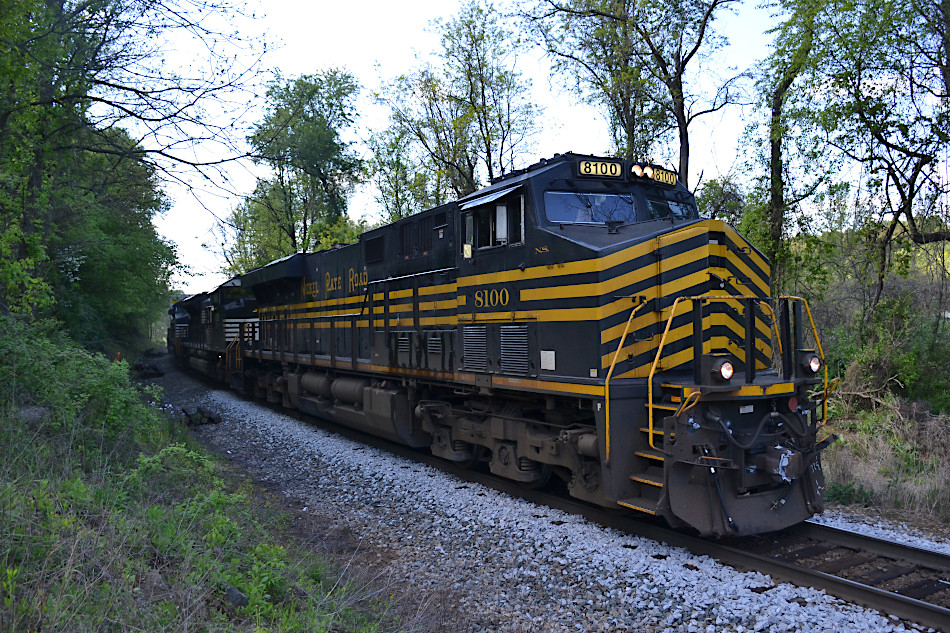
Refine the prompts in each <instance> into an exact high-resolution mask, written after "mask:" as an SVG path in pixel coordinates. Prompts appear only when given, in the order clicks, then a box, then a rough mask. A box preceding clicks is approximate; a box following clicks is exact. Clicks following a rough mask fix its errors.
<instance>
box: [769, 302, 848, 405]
mask: <svg viewBox="0 0 950 633" xmlns="http://www.w3.org/2000/svg"><path fill="white" fill-rule="evenodd" d="M779 299H786V300H788V301H801V302H802V303H803V304H804V305H805V312H807V313H808V322H809V323H810V324H811V333H812V334H813V335H814V337H815V346H816V347H817V348H818V358H820V359H821V366H822V369H824V370H825V379H824V383H823V385H822V387H823V394H822V395H823V397H822V400H821V420H822V422H824V421H825V420H827V419H828V396H829V395H830V392H829V391H828V364H827V363H826V362H825V352H824V351H823V350H822V349H821V340H820V339H819V338H818V328H817V327H815V319H813V318H812V316H811V307H810V306H809V305H808V301H807V300H806V299H805V298H804V297H795V296H792V295H786V296H782V297H779ZM796 327H797V324H796ZM835 386H837V383H836V385H835Z"/></svg>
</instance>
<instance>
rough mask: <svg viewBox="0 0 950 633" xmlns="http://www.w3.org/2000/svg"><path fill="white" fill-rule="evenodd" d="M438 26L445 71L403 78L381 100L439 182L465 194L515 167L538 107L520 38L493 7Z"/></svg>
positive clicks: (467, 11)
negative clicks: (522, 67)
mask: <svg viewBox="0 0 950 633" xmlns="http://www.w3.org/2000/svg"><path fill="white" fill-rule="evenodd" d="M439 26H440V28H441V29H442V50H441V52H440V53H439V55H438V62H439V66H432V65H426V66H423V67H421V68H419V69H417V70H415V71H413V72H411V73H409V74H406V75H403V76H401V77H399V78H397V79H396V80H395V81H394V82H393V84H392V85H390V86H389V87H388V88H387V90H386V93H385V94H384V95H381V96H380V100H381V101H383V102H384V103H386V104H388V105H389V106H390V108H391V109H392V112H393V114H392V120H393V123H394V124H395V125H396V126H397V127H398V128H399V129H400V130H401V132H402V133H403V134H404V135H405V136H406V137H407V138H412V139H413V140H414V141H415V142H416V143H417V144H418V146H419V148H421V151H422V152H423V153H424V155H425V156H426V157H427V162H429V163H430V164H431V165H432V166H433V168H434V169H435V170H437V172H436V178H435V181H434V182H436V183H439V184H440V185H442V184H444V186H445V187H446V188H447V189H448V190H450V191H451V192H452V193H454V194H455V195H456V196H458V197H461V196H464V195H466V194H469V193H471V192H473V191H475V190H476V189H478V187H479V185H480V183H481V182H482V181H483V179H486V178H487V179H488V180H491V179H493V178H496V177H498V176H501V175H502V174H504V173H505V172H507V171H510V170H512V169H513V168H514V165H515V160H516V158H517V156H518V155H519V152H521V151H523V149H524V148H525V146H526V144H527V142H528V140H529V139H530V137H531V135H532V134H533V133H534V114H535V109H534V106H533V105H532V104H531V102H530V101H529V100H528V99H527V84H526V83H525V82H524V81H523V80H522V79H521V76H520V75H519V74H518V72H517V71H516V70H515V68H516V63H517V56H516V42H517V39H516V37H515V35H514V33H513V31H512V30H510V29H509V28H507V27H505V26H504V25H503V24H502V22H501V20H500V18H499V15H498V13H497V12H496V11H495V9H494V8H493V7H492V6H491V5H490V4H489V5H485V6H482V5H481V3H480V2H479V0H472V1H471V2H469V3H468V4H466V5H465V6H463V8H462V10H461V12H460V13H459V15H458V16H456V17H455V18H453V19H452V20H450V21H449V22H448V23H447V24H445V25H444V26H442V25H439ZM435 197H436V198H437V199H441V198H442V193H439V194H437V195H436V196H435Z"/></svg>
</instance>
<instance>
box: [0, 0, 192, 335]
mask: <svg viewBox="0 0 950 633" xmlns="http://www.w3.org/2000/svg"><path fill="white" fill-rule="evenodd" d="M129 4H141V3H137V2H135V3H113V2H93V3H87V4H84V5H82V8H80V7H78V6H74V3H56V2H53V3H49V2H47V3H44V2H34V1H31V0H14V1H13V2H5V3H4V5H3V19H2V20H0V22H2V24H0V69H2V76H3V77H4V82H5V83H4V90H3V94H2V95H0V309H3V310H4V311H9V312H15V313H19V314H30V315H34V316H39V317H48V316H53V317H55V318H58V319H60V320H62V321H63V323H64V325H65V327H66V329H67V330H68V331H69V332H70V333H71V334H72V335H73V336H74V337H75V338H76V339H77V340H78V341H79V342H81V343H82V344H84V345H87V346H89V347H90V348H94V349H100V350H106V349H113V350H114V349H115V348H116V347H117V346H121V347H124V348H128V347H129V346H132V345H134V344H136V343H139V342H140V341H141V340H142V339H143V338H144V337H145V334H146V333H147V331H148V327H149V325H150V324H151V323H152V322H153V321H154V320H155V317H156V315H157V314H160V313H161V312H162V311H163V309H164V308H165V305H166V295H167V282H168V278H169V275H170V270H171V269H172V267H173V266H174V265H175V254H174V249H173V248H172V247H171V246H170V245H169V244H168V243H167V242H165V241H163V240H162V239H161V238H159V237H158V235H157V234H156V232H155V229H154V227H153V226H152V218H153V217H154V216H155V215H156V214H157V213H160V212H161V211H162V210H163V208H164V205H165V202H164V200H163V197H162V194H161V192H160V190H159V188H158V184H157V181H156V178H155V173H154V166H153V165H150V164H148V163H146V162H145V160H144V150H143V148H142V147H141V146H139V145H137V144H136V142H135V141H133V140H132V139H131V138H130V136H129V135H128V134H126V133H125V132H124V131H123V130H122V129H121V128H119V127H118V126H116V125H114V123H115V121H114V120H110V119H109V117H108V115H106V114H105V112H107V111H108V110H109V104H110V103H114V102H112V101H110V98H111V97H114V96H115V95H116V94H118V93H120V92H122V90H123V88H122V86H120V85H118V84H110V88H109V92H110V95H109V96H103V95H99V97H100V98H99V99H97V103H98V108H99V109H98V110H97V111H96V113H95V114H91V113H90V104H91V102H92V101H91V98H90V96H91V94H92V92H93V91H94V86H95V84H96V83H97V82H99V81H104V80H105V78H106V76H107V75H110V74H114V73H116V72H118V71H119V69H118V68H116V67H115V65H114V64H116V63H120V62H118V61H117V58H115V57H111V55H113V54H114V53H115V52H116V51H117V50H118V48H121V47H120V46H119V42H120V40H121V39H122V38H123V37H125V36H126V35H127V33H128V31H129V30H131V29H133V26H134V24H133V23H134V20H133V23H130V22H128V21H124V20H123V19H120V16H123V15H124V14H125V12H126V11H129V10H130V7H129V6H128V5H129ZM139 9H144V10H145V11H149V10H153V9H155V6H154V5H152V6H149V7H142V6H139ZM133 11H134V10H133ZM129 17H130V16H129V15H127V14H125V15H124V18H126V19H127V18H129ZM128 55H129V56H128V57H126V56H125V54H123V55H122V56H120V57H121V58H122V59H123V60H124V61H125V62H127V63H130V64H131V63H134V62H133V61H132V60H133V59H137V60H141V59H142V58H141V57H137V56H136V55H135V54H134V53H131V52H128ZM149 90H151V87H149V88H143V89H142V90H140V91H138V92H136V91H135V90H131V92H134V93H135V94H136V99H144V98H146V95H148V94H150V93H149ZM163 99H165V100H166V101H165V102H166V103H167V102H168V101H169V100H171V96H170V94H168V93H166V94H165V95H164V96H163ZM122 109H123V110H124V112H125V113H126V115H128V114H130V113H131V112H133V111H134V110H135V109H136V105H133V103H132V102H129V101H123V104H122ZM152 114H153V115H154V114H155V113H154V111H153V112H152Z"/></svg>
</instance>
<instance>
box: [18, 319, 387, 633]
mask: <svg viewBox="0 0 950 633" xmlns="http://www.w3.org/2000/svg"><path fill="white" fill-rule="evenodd" d="M0 393H2V395H3V403H4V406H3V408H2V410H0V599H2V601H0V631H31V630H51V631H64V630H69V631H100V630H145V631H171V630H181V629H184V628H194V629H195V630H222V629H227V630H248V631H249V630H252V629H254V630H257V629H271V630H280V631H312V630H334V628H335V627H337V628H338V629H339V630H348V631H369V630H372V631H376V630H379V629H380V627H381V625H382V623H385V622H389V619H388V618H389V616H388V615H387V607H388V605H387V604H385V603H379V602H375V603H374V602H373V601H372V600H369V599H365V598H364V595H363V594H362V593H360V591H359V590H358V588H356V587H354V586H353V585H351V584H350V583H348V582H347V581H346V580H343V579H341V577H340V575H339V574H333V573H326V570H328V569H332V568H333V566H332V564H330V563H328V562H327V561H325V560H324V559H323V558H320V557H318V556H317V555H316V554H315V553H314V552H313V551H311V550H310V549H308V548H307V547H304V546H301V545H299V544H297V543H296V542H295V541H294V540H293V539H292V538H290V537H289V536H288V535H287V534H286V531H285V526H286V524H287V523H288V522H287V521H286V520H285V519H284V518H283V516H282V515H280V514H279V513H277V512H275V511H273V510H266V509H263V508H261V507H259V506H258V505H257V504H254V503H251V502H250V501H251V499H250V497H249V495H248V494H247V492H246V491H245V490H238V488H240V486H238V485H235V484H233V483H229V480H228V479H227V478H225V477H223V476H222V475H221V472H219V470H220V469H219V468H218V467H217V466H216V464H215V461H214V460H213V458H212V457H210V456H209V455H207V454H205V453H203V452H201V451H200V450H199V449H198V448H196V447H190V446H188V445H187V444H184V443H175V442H174V441H173V440H175V438H176V437H180V435H179V433H178V427H177V426H176V425H175V424H173V423H172V422H171V421H170V420H168V419H166V418H165V417H164V416H163V415H162V410H161V408H160V407H159V406H158V405H156V404H153V403H155V402H157V401H158V400H157V396H158V395H159V394H157V393H155V392H149V391H147V390H141V389H138V388H137V387H136V385H135V384H133V383H132V381H131V380H130V379H129V375H128V368H127V366H126V365H125V364H124V363H116V362H112V361H109V360H107V359H105V358H103V357H101V356H98V355H94V354H89V353H87V352H85V351H83V350H81V349H79V348H77V347H76V346H75V345H72V344H71V343H69V342H68V341H67V340H65V339H63V338H62V337H61V336H60V335H58V334H57V333H56V332H55V330H54V328H52V327H51V326H50V325H49V324H39V325H36V324H34V325H30V324H26V323H23V322H20V321H18V320H15V319H12V318H9V317H0ZM27 407H33V409H29V411H32V412H33V413H31V414H30V415H26V414H25V413H24V411H27V410H28V409H27ZM314 570H318V571H317V572H315V571H314ZM235 592H236V593H235ZM231 593H234V595H238V596H243V597H244V599H245V600H244V601H243V603H242V601H240V600H237V601H235V600H231V599H229V598H228V596H229V595H230V594H231ZM367 605H370V606H372V607H373V609H372V611H367V610H366V609H367ZM377 613H378V615H377ZM393 627H395V624H393Z"/></svg>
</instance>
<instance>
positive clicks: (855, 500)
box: [822, 395, 950, 523]
mask: <svg viewBox="0 0 950 633" xmlns="http://www.w3.org/2000/svg"><path fill="white" fill-rule="evenodd" d="M829 417H830V419H831V420H833V423H832V424H830V425H829V427H828V430H829V431H832V432H834V433H837V434H838V435H839V436H840V440H839V441H838V442H836V443H835V444H834V445H832V446H831V447H830V448H829V449H828V450H827V451H825V453H824V454H823V458H822V464H823V466H824V470H825V477H826V480H827V484H828V485H827V493H826V498H827V499H828V500H830V501H837V502H839V503H843V504H847V505H861V506H866V507H877V508H881V509H884V510H902V511H910V512H913V513H916V514H920V515H924V516H928V517H931V518H934V519H937V520H940V521H943V522H948V523H950V415H947V414H935V413H932V412H931V411H930V410H929V409H928V408H927V407H926V406H925V405H924V404H921V403H911V402H909V401H907V400H903V399H900V398H898V397H895V396H892V395H885V396H881V397H879V398H877V399H876V401H875V402H874V404H873V406H871V407H868V406H866V405H865V406H857V405H856V404H855V403H854V402H853V401H852V402H851V403H849V402H847V401H846V400H841V399H839V400H837V401H836V402H835V403H834V405H833V406H832V408H831V411H830V416H829Z"/></svg>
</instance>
